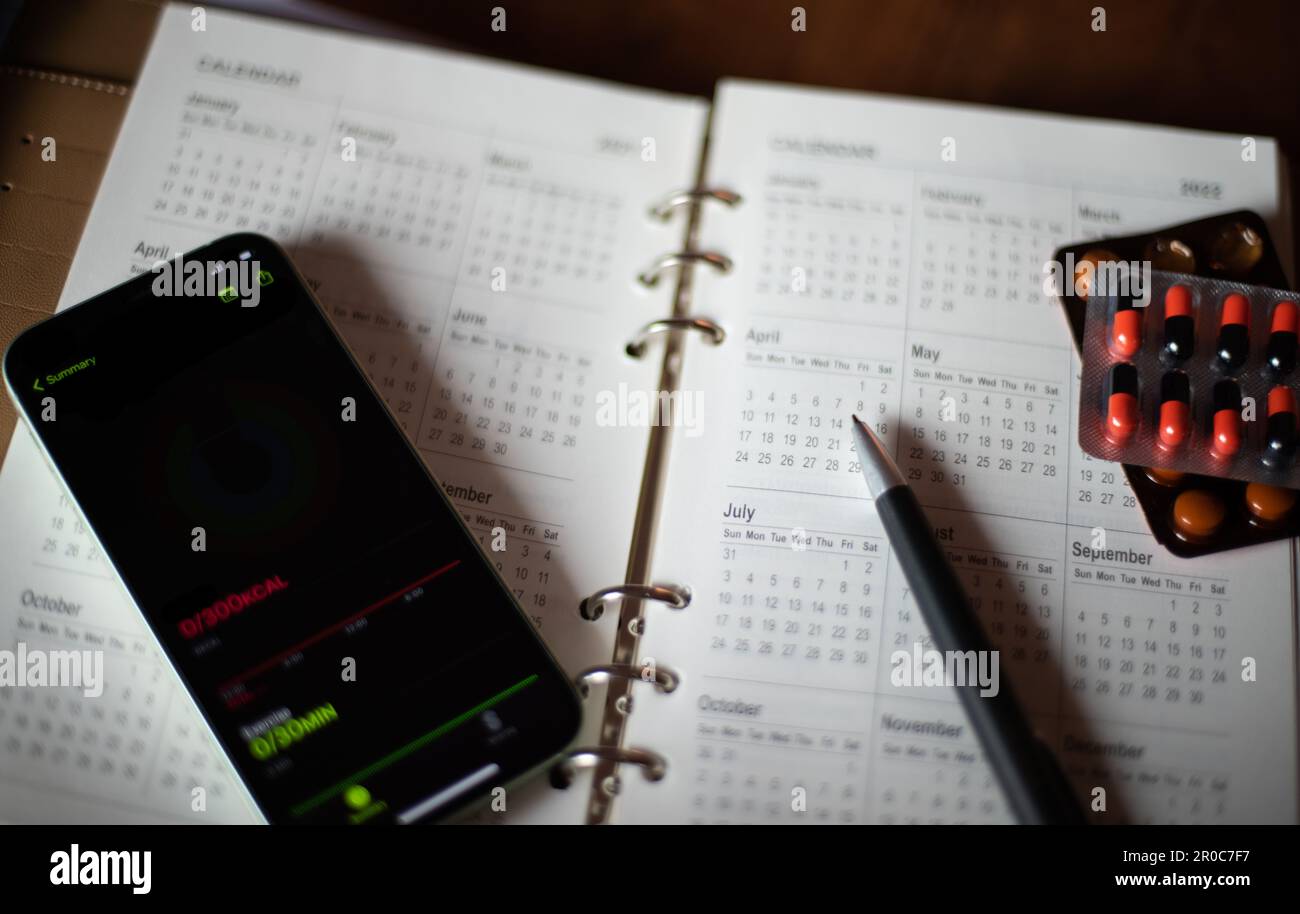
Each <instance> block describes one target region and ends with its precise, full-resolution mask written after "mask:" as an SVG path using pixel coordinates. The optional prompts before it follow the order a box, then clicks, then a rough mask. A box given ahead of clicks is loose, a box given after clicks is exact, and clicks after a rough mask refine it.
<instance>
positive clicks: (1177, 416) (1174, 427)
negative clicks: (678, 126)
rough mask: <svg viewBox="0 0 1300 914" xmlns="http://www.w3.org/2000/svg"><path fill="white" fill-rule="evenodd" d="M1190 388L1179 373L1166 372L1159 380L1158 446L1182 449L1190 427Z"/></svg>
mask: <svg viewBox="0 0 1300 914" xmlns="http://www.w3.org/2000/svg"><path fill="white" fill-rule="evenodd" d="M1191 400H1192V386H1191V383H1190V382H1189V381H1188V380H1187V375H1185V374H1183V373H1182V372H1181V371H1166V372H1165V374H1164V377H1162V378H1161V379H1160V433H1159V435H1158V438H1159V441H1160V446H1161V447H1162V448H1164V449H1165V450H1167V451H1172V450H1175V449H1177V448H1180V447H1182V445H1183V442H1185V441H1186V440H1187V436H1188V433H1189V432H1190V431H1191V427H1192V407H1191Z"/></svg>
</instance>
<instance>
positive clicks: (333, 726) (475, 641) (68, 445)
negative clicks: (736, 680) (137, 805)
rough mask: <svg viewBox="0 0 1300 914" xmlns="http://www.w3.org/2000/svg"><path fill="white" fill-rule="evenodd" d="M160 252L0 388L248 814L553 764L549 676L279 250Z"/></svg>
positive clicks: (332, 811) (408, 805) (418, 813)
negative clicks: (155, 645) (231, 776)
mask: <svg viewBox="0 0 1300 914" xmlns="http://www.w3.org/2000/svg"><path fill="white" fill-rule="evenodd" d="M185 261H189V263H185V264H184V265H183V267H182V269H181V271H180V272H175V262H171V263H172V267H173V273H172V277H174V278H176V279H177V280H178V281H179V280H183V279H186V278H191V279H192V278H193V277H195V276H198V274H199V272H200V270H201V271H202V272H204V273H205V275H206V276H208V277H210V278H209V279H207V280H206V283H205V284H203V285H200V283H199V282H198V281H194V282H191V283H189V285H188V286H186V285H177V284H173V286H172V287H171V288H170V289H169V288H168V287H167V286H165V285H163V284H161V283H160V279H159V277H160V276H161V273H159V272H158V271H155V272H154V273H146V274H143V275H141V276H139V277H137V278H136V279H134V280H132V281H130V282H128V283H126V284H124V285H122V286H118V287H117V288H115V289H112V290H110V291H108V292H106V293H104V294H103V295H101V296H98V297H96V298H94V299H91V300H90V301H88V302H86V303H84V304H82V305H79V306H77V307H75V308H71V309H69V310H67V311H64V312H61V313H59V314H58V315H56V316H55V317H53V318H51V319H50V320H48V321H46V322H45V323H43V324H40V325H38V326H36V327H33V328H32V329H30V330H28V331H27V332H26V333H24V334H23V335H22V336H20V337H19V338H18V339H17V340H16V341H15V342H14V343H13V345H12V346H11V347H10V350H9V352H8V353H7V354H6V357H5V365H4V368H5V377H6V380H7V382H8V384H9V387H10V390H11V392H12V393H13V395H14V396H15V398H16V399H17V401H18V403H19V405H20V408H21V410H22V412H23V413H24V414H25V416H26V418H27V421H28V423H29V425H30V427H31V428H32V429H33V431H34V433H35V434H36V436H37V438H38V440H39V441H40V443H41V444H42V445H43V447H44V449H45V451H46V452H47V454H48V455H49V457H50V459H51V461H52V462H53V464H54V466H55V468H56V471H57V472H58V473H59V474H60V475H61V476H62V478H63V481H64V484H65V486H66V487H67V489H68V492H69V494H70V495H71V496H72V498H73V500H74V501H75V502H76V503H77V504H78V507H79V508H80V510H81V512H82V515H83V517H84V519H85V520H86V521H87V523H88V524H89V525H90V527H91V528H92V529H93V530H94V531H95V534H96V536H97V537H98V539H99V540H100V543H101V545H102V546H103V548H104V550H105V552H106V554H107V556H108V557H109V559H110V560H111V562H112V564H113V566H114V567H115V569H116V570H117V573H118V575H119V576H120V578H121V579H122V582H123V583H124V585H125V586H126V588H127V590H128V591H129V593H130V594H131V596H132V598H133V599H134V601H135V602H136V604H137V605H138V606H139V608H140V609H141V611H142V612H143V614H144V616H145V618H146V621H147V622H148V623H149V625H150V627H151V628H152V630H153V632H154V634H155V635H156V637H157V639H158V641H159V643H160V645H161V647H162V649H163V651H164V652H165V653H166V654H167V655H168V657H169V659H170V660H171V662H172V664H173V666H174V667H175V668H176V669H177V671H178V672H179V674H180V676H181V678H182V680H183V681H184V683H185V684H186V686H187V687H188V689H189V691H190V693H191V695H192V696H193V698H194V700H195V702H196V704H197V705H198V706H199V708H200V710H201V711H202V712H203V714H204V716H205V717H206V718H207V720H208V723H209V724H210V726H211V727H212V729H213V731H214V732H215V734H216V737H217V738H218V739H219V741H220V742H221V744H222V747H223V748H224V750H225V751H226V754H227V755H228V756H229V758H230V759H231V761H232V762H233V764H234V765H235V767H236V768H237V769H238V771H239V774H240V775H241V777H242V780H243V782H244V784H245V785H246V786H247V787H248V789H249V792H250V794H251V795H252V797H253V799H254V800H255V801H256V802H257V804H258V806H259V807H260V808H261V810H262V812H263V813H264V815H265V816H266V817H267V818H268V819H269V820H270V821H272V822H286V823H318V822H336V823H355V824H360V823H377V822H414V821H420V820H427V819H431V818H441V817H444V816H446V815H447V814H449V813H450V812H452V811H454V810H456V809H459V808H462V807H463V806H465V805H466V804H468V803H470V802H471V801H473V800H474V799H475V798H478V797H482V796H483V795H484V794H485V793H488V792H490V791H491V790H493V788H494V787H497V786H500V785H503V784H505V783H506V782H508V781H511V780H513V779H514V778H516V777H518V776H520V775H521V774H523V773H525V772H527V771H529V770H530V769H533V768H535V767H536V766H537V765H539V764H540V763H542V762H544V761H545V760H547V759H548V758H551V757H553V756H555V755H556V754H557V753H558V752H560V751H561V750H562V749H563V748H564V747H565V746H566V745H567V744H568V743H569V742H570V740H572V738H573V737H574V735H575V733H576V731H577V727H578V722H579V716H580V709H579V706H578V700H577V697H576V694H575V692H574V690H573V688H572V686H571V684H570V683H569V681H568V680H567V678H566V677H565V676H564V674H563V672H562V671H561V670H560V669H559V668H558V666H557V665H556V663H555V661H554V660H553V658H552V657H551V655H550V654H549V653H548V652H547V650H546V648H545V647H544V646H543V644H542V642H541V641H540V639H539V638H538V637H537V635H536V633H535V631H534V630H533V627H532V624H531V623H530V622H529V621H528V620H527V619H526V617H525V616H524V615H523V613H522V612H521V611H520V610H519V608H518V607H517V606H516V604H515V603H514V601H513V599H512V597H511V595H510V594H509V592H508V591H507V590H506V588H505V587H504V586H503V585H502V583H501V582H500V580H499V579H498V578H497V576H496V574H495V573H494V571H493V569H492V568H491V567H490V565H489V563H488V561H487V559H486V557H485V556H484V555H483V553H481V552H480V550H479V547H478V545H477V544H476V543H475V542H474V541H473V540H472V538H471V535H470V533H469V532H468V530H467V529H466V528H465V527H464V525H463V524H462V522H461V520H460V518H459V517H458V515H457V514H456V512H455V509H454V508H453V507H452V506H451V504H450V503H449V502H448V501H447V500H446V498H445V497H444V495H443V493H442V492H441V491H440V490H439V489H438V487H437V484H436V483H435V481H434V479H433V478H432V476H431V475H430V474H429V472H428V470H427V469H426V468H425V466H424V464H423V462H422V461H421V460H420V458H419V457H418V456H417V454H416V453H415V451H414V450H413V449H412V448H411V446H410V445H409V444H408V443H407V441H406V439H405V437H404V436H403V435H402V433H401V431H400V430H399V429H398V427H397V425H396V424H395V423H394V422H393V420H392V419H391V417H390V416H389V414H388V412H387V410H386V408H385V406H384V405H383V403H382V402H381V401H380V399H379V398H378V397H377V396H376V395H375V393H374V391H373V389H372V388H371V387H370V385H369V383H368V382H367V380H366V379H365V377H364V375H363V374H362V372H361V370H360V369H359V368H358V366H357V364H356V363H355V362H354V361H353V359H352V357H351V356H350V354H349V353H348V352H347V350H346V349H345V348H344V346H343V344H342V342H341V341H340V340H339V338H338V336H337V335H336V334H335V332H334V330H333V328H332V327H331V326H330V325H329V323H328V321H327V320H326V318H325V317H324V315H323V314H322V312H321V310H320V308H319V307H318V306H317V305H316V303H315V301H314V300H313V299H312V297H311V295H310V294H309V292H308V291H307V289H306V288H305V286H304V285H303V283H302V281H301V280H300V279H299V278H298V276H297V274H296V273H295V271H294V269H293V268H292V266H291V264H290V263H289V261H288V259H287V257H286V256H285V255H284V253H283V252H282V251H281V250H280V249H279V248H278V247H277V246H276V245H275V244H274V243H273V242H271V241H270V240H268V239H265V238H262V237H260V236H255V235H237V236H231V237H229V238H226V239H222V240H220V241H217V242H215V243H214V244H212V245H210V246H208V247H206V248H202V249H200V250H198V251H195V252H193V253H191V254H188V255H186V256H185ZM196 262H197V263H199V264H200V269H196V268H194V267H193V266H192V264H193V263H196ZM240 271H243V272H242V273H241V272H240ZM241 278H248V281H247V282H243V281H241ZM227 281H228V282H229V285H225V283H226V282H227ZM160 290H161V291H163V292H168V291H170V292H171V293H173V294H159V291H160ZM178 292H179V293H184V294H175V293H178ZM249 302H255V303H254V304H252V305H249ZM508 547H509V544H507V548H508Z"/></svg>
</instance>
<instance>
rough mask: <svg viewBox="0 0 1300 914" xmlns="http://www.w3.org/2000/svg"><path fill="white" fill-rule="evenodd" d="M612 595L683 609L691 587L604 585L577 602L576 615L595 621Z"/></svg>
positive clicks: (689, 599) (689, 600)
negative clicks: (651, 601)
mask: <svg viewBox="0 0 1300 914" xmlns="http://www.w3.org/2000/svg"><path fill="white" fill-rule="evenodd" d="M614 597H620V598H621V597H636V598H638V599H641V600H655V601H657V602H660V603H666V604H667V605H668V607H669V608H670V609H685V608H686V607H687V606H689V605H690V603H691V589H690V588H689V587H679V586H677V585H676V584H615V585H614V586H613V587H604V588H602V589H600V590H598V591H596V592H595V593H593V594H591V595H590V596H588V597H587V598H586V599H584V600H583V601H582V602H581V603H579V604H578V615H580V616H582V618H584V619H586V620H587V621H588V622H595V621H596V620H597V619H599V618H600V617H601V616H603V615H604V614H605V601H607V600H609V599H612V598H614Z"/></svg>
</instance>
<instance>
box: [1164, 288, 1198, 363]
mask: <svg viewBox="0 0 1300 914" xmlns="http://www.w3.org/2000/svg"><path fill="white" fill-rule="evenodd" d="M1195 345H1196V328H1195V326H1194V321H1193V320H1192V290H1191V289H1189V288H1187V286H1184V285H1173V286H1170V287H1169V288H1168V289H1166V290H1165V344H1164V348H1163V349H1161V354H1162V355H1163V356H1164V357H1165V358H1166V359H1168V360H1170V361H1174V362H1181V361H1183V360H1184V359H1186V358H1187V357H1189V356H1190V355H1191V354H1192V348H1193V347H1194V346H1195Z"/></svg>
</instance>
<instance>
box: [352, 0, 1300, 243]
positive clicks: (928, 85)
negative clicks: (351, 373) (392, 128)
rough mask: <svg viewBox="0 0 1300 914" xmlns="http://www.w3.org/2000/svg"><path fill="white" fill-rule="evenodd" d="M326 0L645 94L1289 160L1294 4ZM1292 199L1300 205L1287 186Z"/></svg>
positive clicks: (1296, 126) (1298, 102)
mask: <svg viewBox="0 0 1300 914" xmlns="http://www.w3.org/2000/svg"><path fill="white" fill-rule="evenodd" d="M332 2H333V5H335V6H338V7H344V8H347V9H349V10H352V11H354V12H357V13H364V14H366V15H369V16H374V17H378V18H383V19H387V20H390V21H392V22H393V23H396V24H400V25H401V26H403V27H406V28H410V29H414V30H418V31H420V32H422V33H425V34H428V35H430V36H431V37H433V38H435V39H436V40H439V41H441V42H446V43H450V44H454V45H458V46H460V47H462V48H464V49H465V50H470V51H474V52H476V53H482V54H487V55H491V56H494V57H501V58H504V59H509V60H515V61H520V62H524V63H530V64H536V65H538V66H543V67H548V68H552V69H557V70H568V71H571V72H575V73H584V74H587V75H590V76H597V77H602V78H605V79H613V80H618V81H620V82H626V83H633V84H636V85H642V86H650V87H654V88H659V89H667V90H673V91H678V92H689V93H692V94H697V95H710V94H711V93H712V89H713V85H714V83H715V82H716V81H717V80H718V79H719V78H720V77H723V76H743V77H750V78H754V79H769V80H779V81H782V82H793V83H807V84H810V85H822V86H837V87H843V88H849V89H861V90H866V91H873V92H889V93H896V94H901V95H916V96H925V97H930V98H936V99H950V100H955V101H968V102H980V103H985V104H992V105H1003V106H1008V107H1014V108H1028V109H1037V110H1041V111H1054V112H1061V113H1065V114H1078V115H1088V116H1096V117H1110V118H1120V119H1124V120H1134V121H1148V122H1152V123H1160V124H1171V125H1175V126H1181V127H1194V128H1200V129H1206V130H1221V131H1227V132H1231V133H1240V134H1241V135H1242V136H1272V137H1276V138H1277V139H1278V140H1279V141H1280V142H1281V144H1282V150H1283V152H1284V154H1285V155H1287V156H1288V158H1289V159H1290V160H1291V162H1292V163H1295V165H1296V167H1297V168H1300V64H1298V63H1297V62H1296V56H1297V54H1296V52H1297V48H1300V2H1297V0H1261V2H1210V0H1145V2H1134V0H1125V2H1108V0H1019V2H1009V0H800V2H799V4H798V5H800V6H802V7H803V9H804V10H805V11H806V14H807V31H806V32H795V31H793V30H792V29H791V28H790V22H791V9H792V8H793V7H794V6H795V4H794V3H791V2H774V0H461V2H456V3H430V2H422V0H332ZM495 6H501V7H503V8H504V9H505V10H506V24H507V28H506V30H505V31H504V32H494V31H492V29H491V20H492V8H493V7H495ZM1096 7H1103V8H1104V9H1105V15H1106V30H1105V31H1104V32H1097V31H1094V30H1093V28H1092V24H1093V17H1094V13H1093V10H1094V8H1096ZM1291 197H1292V203H1291V210H1292V213H1293V214H1298V215H1300V205H1297V204H1300V193H1297V188H1296V187H1295V186H1294V184H1293V187H1292V190H1291ZM1297 242H1298V243H1297V245H1296V250H1297V252H1300V239H1297ZM1296 263H1298V264H1300V256H1297V258H1296Z"/></svg>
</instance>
